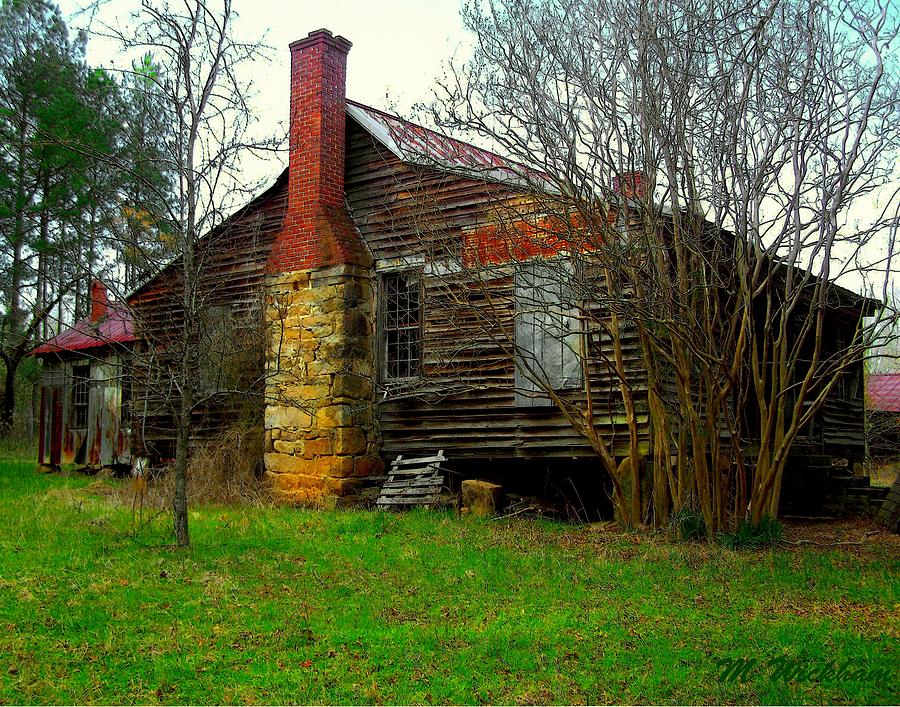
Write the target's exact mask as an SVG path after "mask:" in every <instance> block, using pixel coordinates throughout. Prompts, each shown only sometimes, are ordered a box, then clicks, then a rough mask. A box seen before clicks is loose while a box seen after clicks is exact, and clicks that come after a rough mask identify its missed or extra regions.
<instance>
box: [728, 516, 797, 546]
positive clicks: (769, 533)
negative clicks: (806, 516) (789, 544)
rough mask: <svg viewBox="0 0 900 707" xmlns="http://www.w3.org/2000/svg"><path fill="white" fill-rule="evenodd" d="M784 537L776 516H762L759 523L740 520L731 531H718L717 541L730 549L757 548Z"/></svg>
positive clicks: (782, 528) (772, 543)
mask: <svg viewBox="0 0 900 707" xmlns="http://www.w3.org/2000/svg"><path fill="white" fill-rule="evenodd" d="M783 537H784V526H783V525H782V524H781V522H780V521H779V520H778V519H777V518H771V517H769V516H764V517H763V518H762V519H761V520H760V521H759V523H751V522H750V521H748V520H742V521H741V523H740V525H738V528H737V530H736V531H735V532H733V533H725V532H719V533H718V535H717V539H718V541H719V542H720V543H721V544H722V545H724V546H725V547H727V548H729V549H730V550H759V549H760V548H764V547H769V546H771V545H774V544H775V543H777V542H778V541H780V540H781V539H782V538H783Z"/></svg>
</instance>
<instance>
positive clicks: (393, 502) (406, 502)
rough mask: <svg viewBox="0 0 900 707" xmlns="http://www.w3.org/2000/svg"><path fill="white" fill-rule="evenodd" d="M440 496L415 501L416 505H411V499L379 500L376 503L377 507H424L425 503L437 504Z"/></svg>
mask: <svg viewBox="0 0 900 707" xmlns="http://www.w3.org/2000/svg"><path fill="white" fill-rule="evenodd" d="M438 498H439V497H438V496H430V497H426V498H423V499H418V498H417V499H415V502H414V503H410V500H409V499H405V500H404V499H400V498H379V499H378V500H377V501H375V505H377V506H411V505H422V504H423V501H424V502H425V503H437V501H438Z"/></svg>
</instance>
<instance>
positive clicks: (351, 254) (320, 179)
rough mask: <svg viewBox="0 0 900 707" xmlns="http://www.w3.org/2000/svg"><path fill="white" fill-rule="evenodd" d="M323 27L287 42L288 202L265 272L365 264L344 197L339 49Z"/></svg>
mask: <svg viewBox="0 0 900 707" xmlns="http://www.w3.org/2000/svg"><path fill="white" fill-rule="evenodd" d="M350 46H351V44H350V42H349V41H348V40H347V39H345V38H344V37H341V36H337V37H335V36H332V34H331V32H329V31H328V30H326V29H320V30H316V31H315V32H310V34H309V36H308V37H306V38H305V39H300V40H297V41H296V42H293V43H292V44H291V116H290V160H289V168H288V206H287V211H286V212H285V216H284V224H283V226H282V231H281V233H280V234H279V236H278V238H277V240H276V242H275V244H274V245H273V247H272V252H271V253H270V255H269V262H268V271H269V272H270V273H287V272H295V271H299V270H309V269H314V268H319V267H325V266H329V265H340V264H355V265H367V264H369V256H368V254H367V251H366V249H365V246H364V244H363V243H362V241H361V238H360V236H359V233H358V232H357V230H356V227H355V226H354V224H353V222H352V220H351V219H350V215H349V213H348V212H347V207H346V205H345V202H344V143H345V131H346V120H347V118H346V93H345V91H346V76H347V52H349V51H350Z"/></svg>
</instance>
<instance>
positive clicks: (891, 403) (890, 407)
mask: <svg viewBox="0 0 900 707" xmlns="http://www.w3.org/2000/svg"><path fill="white" fill-rule="evenodd" d="M866 398H867V400H866V403H867V405H868V407H869V409H870V410H881V411H883V412H900V373H873V374H871V375H870V376H869V377H868V378H867V379H866Z"/></svg>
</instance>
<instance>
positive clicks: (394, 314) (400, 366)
mask: <svg viewBox="0 0 900 707" xmlns="http://www.w3.org/2000/svg"><path fill="white" fill-rule="evenodd" d="M381 312H382V316H381V322H382V331H381V355H382V360H383V371H384V377H385V378H386V379H403V378H412V377H414V376H417V375H419V372H420V371H421V366H422V294H421V279H420V277H419V273H418V272H415V271H407V272H397V273H387V274H385V275H383V276H382V278H381Z"/></svg>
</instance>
